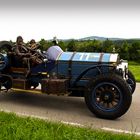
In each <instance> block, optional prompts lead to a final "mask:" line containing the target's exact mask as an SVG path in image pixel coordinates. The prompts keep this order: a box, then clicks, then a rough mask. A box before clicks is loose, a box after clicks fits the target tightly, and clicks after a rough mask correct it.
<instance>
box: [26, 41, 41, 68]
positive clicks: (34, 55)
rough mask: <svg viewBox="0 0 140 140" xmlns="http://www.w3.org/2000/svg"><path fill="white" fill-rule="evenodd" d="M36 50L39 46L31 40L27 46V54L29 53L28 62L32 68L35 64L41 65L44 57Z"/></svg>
mask: <svg viewBox="0 0 140 140" xmlns="http://www.w3.org/2000/svg"><path fill="white" fill-rule="evenodd" d="M38 48H39V44H37V43H36V41H35V40H34V39H32V40H31V41H30V43H29V46H28V49H29V52H30V53H31V58H30V60H31V64H32V66H33V65H35V64H41V63H43V60H44V56H43V55H42V53H41V51H40V50H39V49H38Z"/></svg>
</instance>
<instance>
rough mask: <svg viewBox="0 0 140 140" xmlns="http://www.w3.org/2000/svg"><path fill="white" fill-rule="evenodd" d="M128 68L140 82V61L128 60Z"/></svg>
mask: <svg viewBox="0 0 140 140" xmlns="http://www.w3.org/2000/svg"><path fill="white" fill-rule="evenodd" d="M129 70H130V71H131V72H132V73H133V74H134V76H135V78H136V81H137V82H140V63H137V62H132V61H131V62H129Z"/></svg>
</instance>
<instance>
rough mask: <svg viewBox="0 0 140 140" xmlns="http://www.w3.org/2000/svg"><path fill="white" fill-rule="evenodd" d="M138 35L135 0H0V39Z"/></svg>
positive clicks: (139, 20)
mask: <svg viewBox="0 0 140 140" xmlns="http://www.w3.org/2000/svg"><path fill="white" fill-rule="evenodd" d="M19 35H21V36H23V38H24V40H25V41H29V40H30V39H32V38H34V39H36V40H37V41H39V40H40V39H42V38H44V39H52V38H53V37H54V36H56V37H57V38H58V39H69V38H74V39H79V38H83V37H88V36H101V37H119V38H140V1H139V0H131V1H130V0H56V1H54V0H50V1H48V0H24V1H23V0H4V1H1V0H0V40H12V41H15V40H16V37H17V36H19Z"/></svg>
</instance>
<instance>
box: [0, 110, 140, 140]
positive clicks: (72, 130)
mask: <svg viewBox="0 0 140 140" xmlns="http://www.w3.org/2000/svg"><path fill="white" fill-rule="evenodd" d="M0 139H1V140H19V139H20V140H132V139H133V140H140V137H137V136H135V135H126V134H114V133H109V132H104V131H99V130H98V131H97V130H92V129H90V128H79V127H74V126H70V125H64V124H61V123H52V122H48V121H44V120H39V119H34V118H29V117H18V116H16V115H15V114H12V113H4V112H0Z"/></svg>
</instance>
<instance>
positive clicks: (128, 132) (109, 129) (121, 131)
mask: <svg viewBox="0 0 140 140" xmlns="http://www.w3.org/2000/svg"><path fill="white" fill-rule="evenodd" d="M101 129H102V130H105V131H111V132H117V133H125V134H134V135H140V132H133V131H127V130H121V129H114V128H108V127H103V128H101Z"/></svg>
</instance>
